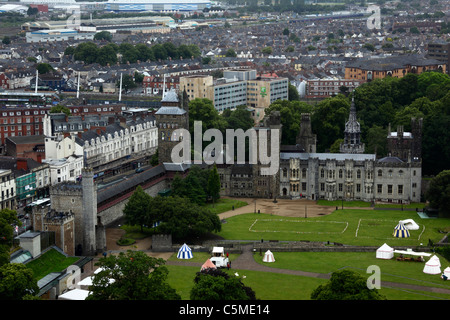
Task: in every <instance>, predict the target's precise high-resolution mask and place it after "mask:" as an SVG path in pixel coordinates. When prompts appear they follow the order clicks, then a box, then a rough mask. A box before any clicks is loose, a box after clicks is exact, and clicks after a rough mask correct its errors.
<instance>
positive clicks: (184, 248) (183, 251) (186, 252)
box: [177, 243, 193, 259]
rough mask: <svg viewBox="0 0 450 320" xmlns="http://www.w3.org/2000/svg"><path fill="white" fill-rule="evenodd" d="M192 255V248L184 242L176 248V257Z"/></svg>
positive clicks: (188, 257) (182, 257)
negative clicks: (178, 248)
mask: <svg viewBox="0 0 450 320" xmlns="http://www.w3.org/2000/svg"><path fill="white" fill-rule="evenodd" d="M192 257H193V255H192V250H191V248H189V246H188V245H187V244H186V243H185V244H183V245H182V246H181V248H180V250H178V254H177V258H178V259H191V258H192Z"/></svg>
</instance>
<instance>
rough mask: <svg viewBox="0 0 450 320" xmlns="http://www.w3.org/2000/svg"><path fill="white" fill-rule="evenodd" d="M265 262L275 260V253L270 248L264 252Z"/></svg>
mask: <svg viewBox="0 0 450 320" xmlns="http://www.w3.org/2000/svg"><path fill="white" fill-rule="evenodd" d="M263 262H275V258H274V256H273V253H272V252H271V251H270V250H267V251H266V253H265V254H264V258H263Z"/></svg>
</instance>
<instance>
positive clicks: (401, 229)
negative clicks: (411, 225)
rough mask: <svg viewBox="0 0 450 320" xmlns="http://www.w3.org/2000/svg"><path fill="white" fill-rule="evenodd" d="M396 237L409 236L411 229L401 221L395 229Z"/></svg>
mask: <svg viewBox="0 0 450 320" xmlns="http://www.w3.org/2000/svg"><path fill="white" fill-rule="evenodd" d="M394 237H396V238H408V237H409V230H408V229H407V228H406V227H405V225H404V224H403V223H401V222H399V224H398V225H397V226H396V227H395V229H394Z"/></svg>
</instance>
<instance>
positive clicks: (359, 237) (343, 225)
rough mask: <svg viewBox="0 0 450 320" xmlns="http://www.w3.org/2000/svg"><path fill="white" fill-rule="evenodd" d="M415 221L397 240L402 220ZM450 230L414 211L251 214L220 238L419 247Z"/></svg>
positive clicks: (230, 222)
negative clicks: (396, 230) (406, 234)
mask: <svg viewBox="0 0 450 320" xmlns="http://www.w3.org/2000/svg"><path fill="white" fill-rule="evenodd" d="M405 219H413V220H414V221H415V222H416V223H417V224H418V225H419V227H420V229H419V230H411V231H410V234H411V236H410V237H409V238H403V239H399V238H395V237H393V235H392V234H393V231H394V228H395V226H396V225H397V224H398V221H399V220H405ZM449 227H450V219H443V218H442V219H441V218H440V219H421V218H420V217H419V215H417V213H416V212H415V211H386V210H370V211H367V210H364V209H344V210H337V211H334V212H333V213H332V214H329V215H326V216H320V217H311V218H301V217H282V216H276V215H271V214H263V213H261V214H255V213H248V214H243V215H237V216H233V217H230V218H228V219H227V223H224V224H222V230H221V231H220V232H219V233H218V235H220V236H222V237H224V238H225V239H228V240H230V239H237V240H253V241H255V240H257V241H259V240H260V239H264V240H279V241H301V240H309V241H330V242H337V243H342V244H346V245H358V246H365V245H368V246H381V245H382V244H383V243H387V244H388V245H390V246H419V245H421V244H422V245H427V244H428V240H429V239H431V240H432V241H433V242H437V241H439V240H441V239H442V237H443V234H442V233H440V232H439V230H445V229H446V228H449Z"/></svg>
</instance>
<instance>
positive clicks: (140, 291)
mask: <svg viewBox="0 0 450 320" xmlns="http://www.w3.org/2000/svg"><path fill="white" fill-rule="evenodd" d="M164 263H165V262H164V260H163V259H161V258H154V257H150V256H148V255H147V254H145V253H144V252H141V251H132V250H128V251H127V252H126V253H124V252H120V253H119V255H117V256H116V255H110V256H107V257H102V258H100V259H99V262H98V263H97V265H98V266H99V267H100V268H102V271H100V272H99V273H97V274H95V275H94V278H93V281H92V282H93V284H92V286H90V288H89V290H90V294H89V296H88V297H87V298H86V300H180V299H181V297H180V296H179V294H178V293H177V292H176V291H175V289H173V288H172V287H171V286H170V285H169V284H168V283H167V275H168V274H169V271H168V269H167V268H166V267H165V266H164Z"/></svg>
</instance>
